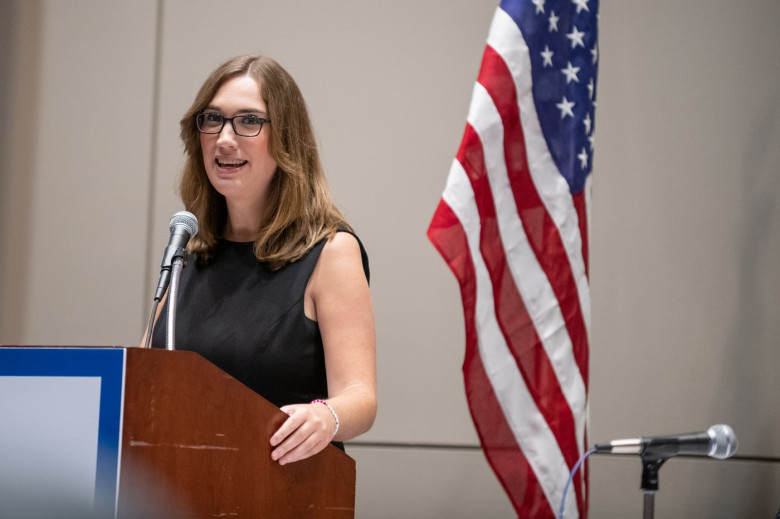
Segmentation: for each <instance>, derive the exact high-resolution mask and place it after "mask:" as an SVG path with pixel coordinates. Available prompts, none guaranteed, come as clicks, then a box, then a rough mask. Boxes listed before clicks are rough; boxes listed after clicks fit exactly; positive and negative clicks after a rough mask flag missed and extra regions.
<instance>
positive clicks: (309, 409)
mask: <svg viewBox="0 0 780 519" xmlns="http://www.w3.org/2000/svg"><path fill="white" fill-rule="evenodd" d="M282 411H284V412H285V413H287V415H288V416H289V418H287V420H285V422H284V423H283V424H282V426H281V427H279V429H278V430H277V431H276V432H275V433H274V435H273V436H271V447H272V448H273V450H272V451H271V459H273V460H274V461H278V462H279V464H280V465H285V464H287V463H292V462H293V461H299V460H302V459H305V458H308V457H310V456H314V455H315V454H317V453H318V452H320V451H321V450H322V449H324V448H325V447H327V446H328V444H329V443H330V442H331V441H332V440H333V436H334V432H335V430H336V419H335V417H334V416H333V414H331V412H330V410H329V409H328V407H327V406H325V405H323V404H321V403H319V402H313V403H311V404H295V405H286V406H284V407H282Z"/></svg>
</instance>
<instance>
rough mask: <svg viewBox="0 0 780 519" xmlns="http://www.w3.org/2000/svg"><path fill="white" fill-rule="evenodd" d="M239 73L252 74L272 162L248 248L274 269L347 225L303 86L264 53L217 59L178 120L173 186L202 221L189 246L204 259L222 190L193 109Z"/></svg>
mask: <svg viewBox="0 0 780 519" xmlns="http://www.w3.org/2000/svg"><path fill="white" fill-rule="evenodd" d="M239 76H248V77H251V78H252V79H254V80H255V81H256V82H257V84H258V85H259V86H260V92H261V93H262V96H263V101H264V102H265V105H266V108H267V111H268V119H270V121H271V122H270V123H269V124H268V125H267V127H268V129H269V130H270V132H271V134H270V138H269V142H268V151H269V153H270V154H271V157H273V159H274V160H275V161H276V164H277V168H276V171H275V172H274V177H273V179H272V180H271V184H270V186H269V193H268V196H267V198H266V200H267V207H266V210H265V213H264V214H263V215H261V216H262V220H261V221H262V223H261V225H260V228H259V229H258V237H257V239H256V240H255V246H254V249H255V256H257V258H258V259H259V260H260V261H263V262H266V263H267V264H268V265H269V267H270V268H272V269H274V270H277V269H279V268H281V267H283V266H284V265H286V264H288V263H290V262H292V261H295V260H296V259H298V258H300V257H301V256H303V255H304V253H306V251H308V250H309V249H310V248H311V247H312V246H314V244H316V243H317V242H318V241H320V240H321V239H322V238H325V237H330V236H332V235H333V234H334V233H335V232H336V231H337V230H338V229H339V228H343V229H347V230H350V231H351V230H352V229H351V227H350V226H349V225H348V224H347V222H346V221H345V220H344V217H343V215H342V214H341V212H340V211H339V210H338V208H337V207H336V206H335V205H334V203H333V202H332V200H331V197H330V192H329V189H328V185H327V182H326V180H325V174H324V172H323V169H322V164H321V162H320V158H319V153H318V151H317V144H316V141H315V138H314V131H313V129H312V126H311V121H310V119H309V113H308V111H307V109H306V102H305V101H304V99H303V96H302V95H301V91H300V89H299V88H298V85H296V83H295V81H294V80H293V78H292V77H291V76H290V74H289V73H288V72H287V71H286V70H285V69H284V68H282V66H281V65H279V64H278V63H277V62H276V61H274V60H273V59H271V58H268V57H266V56H259V55H244V56H236V57H234V58H231V59H229V60H228V61H226V62H225V63H223V64H222V65H220V66H219V67H218V68H217V69H216V70H215V71H214V72H213V73H212V74H211V75H210V76H209V77H208V78H207V79H206V81H205V82H204V83H203V86H201V88H200V91H199V92H198V94H197V95H196V96H195V100H194V101H193V103H192V106H191V107H190V109H189V110H187V112H186V113H185V114H184V117H183V118H182V120H181V123H180V125H181V139H182V141H183V142H184V149H185V153H186V162H185V164H184V169H183V171H182V177H181V183H180V186H179V191H180V195H181V199H182V202H183V203H184V207H185V208H186V209H187V210H188V211H190V212H192V213H193V214H194V215H195V216H196V217H197V218H198V223H199V227H200V230H199V232H198V234H197V235H196V236H194V237H193V238H192V239H191V240H190V242H189V249H190V252H194V253H197V255H198V258H199V260H202V261H208V259H209V258H210V257H211V256H212V255H213V252H214V248H215V247H216V244H217V240H218V238H219V237H220V236H221V235H222V232H223V230H224V228H225V224H226V222H227V203H226V202H225V198H224V197H223V196H222V195H221V194H219V193H218V192H217V191H216V190H215V189H214V188H213V187H212V185H211V183H210V182H209V179H208V176H207V175H206V169H205V167H204V164H203V150H202V149H201V146H200V134H199V132H198V128H197V126H196V125H195V116H196V115H197V114H198V113H199V112H201V111H202V110H203V109H204V108H206V107H207V106H208V105H209V103H210V102H211V100H212V99H213V98H214V96H215V95H216V93H217V91H218V90H219V89H220V87H221V86H222V85H223V84H224V83H226V82H227V81H229V80H230V79H233V78H235V77H239Z"/></svg>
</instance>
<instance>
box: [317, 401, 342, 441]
mask: <svg viewBox="0 0 780 519" xmlns="http://www.w3.org/2000/svg"><path fill="white" fill-rule="evenodd" d="M315 402H319V403H320V404H324V405H325V407H327V408H328V410H329V411H330V414H332V415H333V418H334V419H335V420H336V430H335V431H333V436H334V437H335V436H336V433H338V432H339V415H337V414H336V411H335V410H334V409H333V407H332V406H331V405H330V404H329V403H327V402H326V401H325V400H322V399H321V398H317V399H316V400H312V401H311V403H312V404H313V403H315Z"/></svg>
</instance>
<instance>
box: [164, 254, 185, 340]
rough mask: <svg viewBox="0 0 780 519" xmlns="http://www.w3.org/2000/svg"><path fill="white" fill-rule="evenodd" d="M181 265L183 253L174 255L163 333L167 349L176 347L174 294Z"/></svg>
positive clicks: (176, 291) (177, 287) (177, 289)
mask: <svg viewBox="0 0 780 519" xmlns="http://www.w3.org/2000/svg"><path fill="white" fill-rule="evenodd" d="M182 251H183V249H182ZM183 267H184V254H179V255H176V256H175V257H174V258H173V262H172V263H171V285H170V287H169V290H168V327H167V329H166V333H165V349H167V350H169V351H173V350H175V349H176V346H175V340H176V295H177V293H178V291H179V274H180V273H181V269H182V268H183Z"/></svg>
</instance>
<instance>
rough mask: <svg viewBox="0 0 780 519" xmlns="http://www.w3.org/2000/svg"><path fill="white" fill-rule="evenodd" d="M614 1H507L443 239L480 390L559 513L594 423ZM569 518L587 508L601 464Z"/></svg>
mask: <svg viewBox="0 0 780 519" xmlns="http://www.w3.org/2000/svg"><path fill="white" fill-rule="evenodd" d="M597 11H598V0H505V1H503V2H501V5H500V6H499V8H498V9H497V10H496V13H495V15H494V17H493V21H492V23H491V26H490V31H489V34H488V38H487V45H486V48H485V52H484V55H483V58H482V66H481V68H480V71H479V76H478V78H477V82H476V85H475V86H474V92H473V95H472V99H471V105H470V108H469V113H468V118H467V124H466V129H465V132H464V135H463V140H462V141H461V145H460V149H459V150H458V153H457V155H456V158H455V160H454V161H453V163H452V167H451V169H450V172H449V177H448V179H447V185H446V188H445V190H444V194H443V195H442V199H441V201H440V202H439V206H438V207H437V209H436V212H435V214H434V216H433V220H432V221H431V224H430V227H429V229H428V237H429V238H430V240H431V242H433V244H434V245H435V246H436V248H437V249H438V250H439V252H440V253H441V255H442V256H443V257H444V259H445V260H446V261H447V263H448V265H449V267H450V269H451V270H452V271H453V273H454V274H455V276H456V278H457V280H458V282H459V284H460V288H461V296H462V301H463V309H464V314H465V323H466V356H465V360H464V363H463V372H464V379H465V386H466V396H467V400H468V403H469V407H470V411H471V415H472V418H473V420H474V424H475V426H476V429H477V433H478V435H479V438H480V441H481V443H482V447H483V450H484V452H485V455H486V457H487V459H488V462H489V463H490V465H491V467H492V468H493V470H494V472H495V473H496V475H497V476H498V479H499V480H500V482H501V484H502V486H503V487H504V489H505V491H506V492H507V494H508V495H509V498H510V500H511V502H512V504H513V506H514V508H515V510H516V511H517V513H518V515H519V516H521V517H531V518H543V517H555V516H556V515H557V513H558V510H559V508H560V506H561V503H562V500H563V496H564V488H565V487H566V484H567V481H568V479H569V474H570V472H571V470H572V469H573V468H574V467H575V465H576V464H577V462H578V460H579V459H580V458H581V456H582V455H583V454H584V452H585V448H586V447H585V446H586V441H587V438H586V434H587V422H588V348H589V346H588V337H589V330H590V294H589V282H588V240H587V237H588V213H589V211H588V208H589V205H590V196H589V194H590V178H591V177H590V172H591V167H592V164H593V144H594V143H593V131H594V110H595V105H596V102H595V100H596V75H597V65H598V47H597V44H596V35H597V22H598V18H597ZM565 494H566V499H565V501H563V504H564V505H565V507H564V509H565V517H567V518H573V517H586V516H587V496H588V482H587V470H580V471H577V472H576V474H575V478H574V480H573V484H572V487H571V488H570V489H569V491H568V492H567V493H565Z"/></svg>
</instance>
